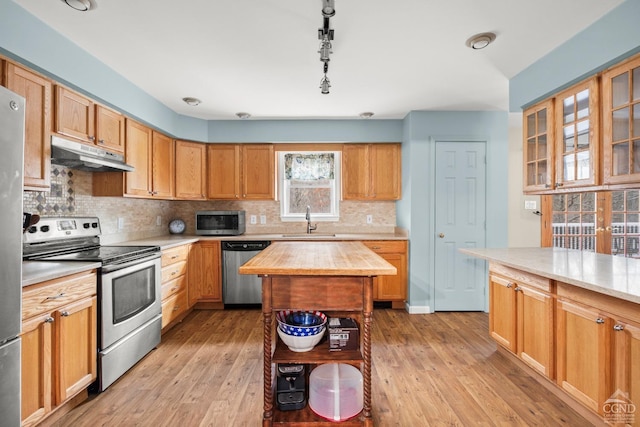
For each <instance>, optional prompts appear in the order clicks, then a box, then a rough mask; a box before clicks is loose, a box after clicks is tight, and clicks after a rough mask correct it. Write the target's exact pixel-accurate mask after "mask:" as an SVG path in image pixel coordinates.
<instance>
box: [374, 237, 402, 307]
mask: <svg viewBox="0 0 640 427" xmlns="http://www.w3.org/2000/svg"><path fill="white" fill-rule="evenodd" d="M363 243H364V244H365V246H367V247H368V248H369V249H371V250H372V251H374V252H375V253H376V254H378V255H380V256H381V257H382V258H384V259H385V260H386V261H387V262H388V263H389V264H392V265H393V266H394V267H395V268H396V269H397V270H398V274H397V275H395V276H378V277H376V278H375V279H374V281H373V299H374V301H391V304H392V307H393V308H404V302H405V301H406V299H407V285H408V281H407V269H408V266H407V259H408V253H407V246H408V244H407V241H406V240H365V241H363Z"/></svg>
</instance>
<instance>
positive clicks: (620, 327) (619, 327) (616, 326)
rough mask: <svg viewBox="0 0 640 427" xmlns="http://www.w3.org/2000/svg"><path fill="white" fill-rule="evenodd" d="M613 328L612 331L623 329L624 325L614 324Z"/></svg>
mask: <svg viewBox="0 0 640 427" xmlns="http://www.w3.org/2000/svg"><path fill="white" fill-rule="evenodd" d="M613 330H614V331H624V325H620V324H618V325H615V326H614V327H613Z"/></svg>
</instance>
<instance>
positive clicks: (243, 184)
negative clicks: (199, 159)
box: [207, 144, 275, 200]
mask: <svg viewBox="0 0 640 427" xmlns="http://www.w3.org/2000/svg"><path fill="white" fill-rule="evenodd" d="M207 175H208V176H207V182H208V183H207V197H208V198H209V199H244V200H273V199H274V197H275V157H274V151H273V145H272V144H209V145H208V147H207Z"/></svg>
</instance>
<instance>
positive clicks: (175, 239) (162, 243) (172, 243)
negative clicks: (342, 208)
mask: <svg viewBox="0 0 640 427" xmlns="http://www.w3.org/2000/svg"><path fill="white" fill-rule="evenodd" d="M208 240H220V241H221V240H271V241H305V242H307V241H308V242H321V241H329V242H338V241H345V240H346V241H359V240H390V241H392V240H405V241H406V240H409V237H408V235H406V234H404V233H336V235H335V236H322V237H314V236H313V234H312V237H311V238H307V237H306V236H305V235H303V234H302V235H300V236H298V237H295V236H290V237H283V235H282V234H276V233H270V234H242V235H239V236H200V235H189V234H187V235H182V234H167V235H163V236H155V237H148V238H144V239H136V240H127V241H124V242H118V243H111V244H110V246H118V245H121V246H136V245H149V246H159V247H160V249H161V250H165V249H170V248H173V247H176V246H181V245H187V244H190V243H196V242H199V241H208Z"/></svg>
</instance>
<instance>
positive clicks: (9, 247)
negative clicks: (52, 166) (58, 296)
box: [0, 86, 25, 427]
mask: <svg viewBox="0 0 640 427" xmlns="http://www.w3.org/2000/svg"><path fill="white" fill-rule="evenodd" d="M24 107H25V100H24V98H22V97H21V96H19V95H17V94H15V93H13V92H11V91H10V90H8V89H6V88H4V87H2V86H0V224H2V228H3V230H2V233H0V235H1V236H2V239H1V240H0V426H2V427H18V426H20V413H21V411H20V337H19V335H20V328H21V321H22V319H21V317H22V314H21V313H22V223H23V220H22V218H23V217H22V188H23V186H22V175H23V168H24V159H23V157H24V117H25V112H24Z"/></svg>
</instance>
